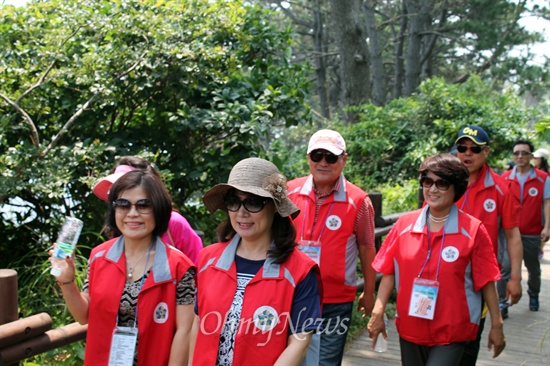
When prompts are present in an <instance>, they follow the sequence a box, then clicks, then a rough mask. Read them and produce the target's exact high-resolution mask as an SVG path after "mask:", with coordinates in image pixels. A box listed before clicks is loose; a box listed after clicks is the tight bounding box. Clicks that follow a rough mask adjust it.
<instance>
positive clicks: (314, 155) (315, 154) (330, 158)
mask: <svg viewBox="0 0 550 366" xmlns="http://www.w3.org/2000/svg"><path fill="white" fill-rule="evenodd" d="M323 156H324V157H325V161H326V162H327V163H329V164H335V163H336V162H337V161H338V158H339V157H340V156H342V155H334V154H333V153H331V152H330V151H326V150H313V151H312V152H310V153H309V158H310V159H311V161H313V162H314V163H318V162H320V161H321V160H323Z"/></svg>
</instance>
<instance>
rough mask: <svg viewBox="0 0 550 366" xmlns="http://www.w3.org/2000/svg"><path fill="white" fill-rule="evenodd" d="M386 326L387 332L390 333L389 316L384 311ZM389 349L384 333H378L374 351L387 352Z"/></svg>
mask: <svg viewBox="0 0 550 366" xmlns="http://www.w3.org/2000/svg"><path fill="white" fill-rule="evenodd" d="M384 327H385V328H386V334H388V316H387V315H386V313H384ZM387 350H388V340H387V339H385V338H384V335H383V334H382V333H380V334H378V338H377V339H376V344H375V345H374V352H386V351H387Z"/></svg>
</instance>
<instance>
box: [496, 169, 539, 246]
mask: <svg viewBox="0 0 550 366" xmlns="http://www.w3.org/2000/svg"><path fill="white" fill-rule="evenodd" d="M502 176H503V177H504V178H506V180H507V181H509V182H510V186H509V187H510V190H511V191H512V193H513V194H514V196H515V197H516V198H517V199H518V200H519V202H520V205H521V213H520V215H519V231H520V233H521V234H522V235H540V232H541V231H542V229H543V227H544V222H543V202H544V182H545V181H546V179H548V174H547V173H545V172H543V171H542V170H539V169H536V168H533V169H531V170H530V171H529V173H528V176H527V179H526V181H525V183H524V185H523V195H522V192H521V186H520V184H519V181H518V180H517V178H516V176H517V171H516V167H514V169H512V170H508V171H506V172H504V173H503V174H502Z"/></svg>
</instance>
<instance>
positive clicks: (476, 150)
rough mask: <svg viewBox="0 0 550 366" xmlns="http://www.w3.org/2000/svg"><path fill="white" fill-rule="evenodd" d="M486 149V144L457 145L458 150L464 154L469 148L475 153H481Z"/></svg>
mask: <svg viewBox="0 0 550 366" xmlns="http://www.w3.org/2000/svg"><path fill="white" fill-rule="evenodd" d="M484 149H485V146H478V145H474V146H466V145H457V146H456V150H457V151H458V152H459V153H461V154H464V153H465V152H466V151H468V150H470V151H471V152H473V153H474V154H479V153H480V152H482V151H483V150H484Z"/></svg>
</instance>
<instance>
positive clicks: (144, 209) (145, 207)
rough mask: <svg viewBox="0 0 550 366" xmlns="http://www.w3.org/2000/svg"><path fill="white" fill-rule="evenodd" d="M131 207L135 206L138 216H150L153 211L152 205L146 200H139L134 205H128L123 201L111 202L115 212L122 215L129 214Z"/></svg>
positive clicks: (126, 201)
mask: <svg viewBox="0 0 550 366" xmlns="http://www.w3.org/2000/svg"><path fill="white" fill-rule="evenodd" d="M132 206H136V210H137V212H139V213H140V214H150V213H151V212H152V211H153V205H151V202H149V200H147V199H144V200H139V201H137V202H136V203H130V201H128V200H125V199H118V200H115V201H114V202H113V207H114V208H115V211H116V212H118V213H122V214H125V213H128V212H130V210H131V209H132Z"/></svg>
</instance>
